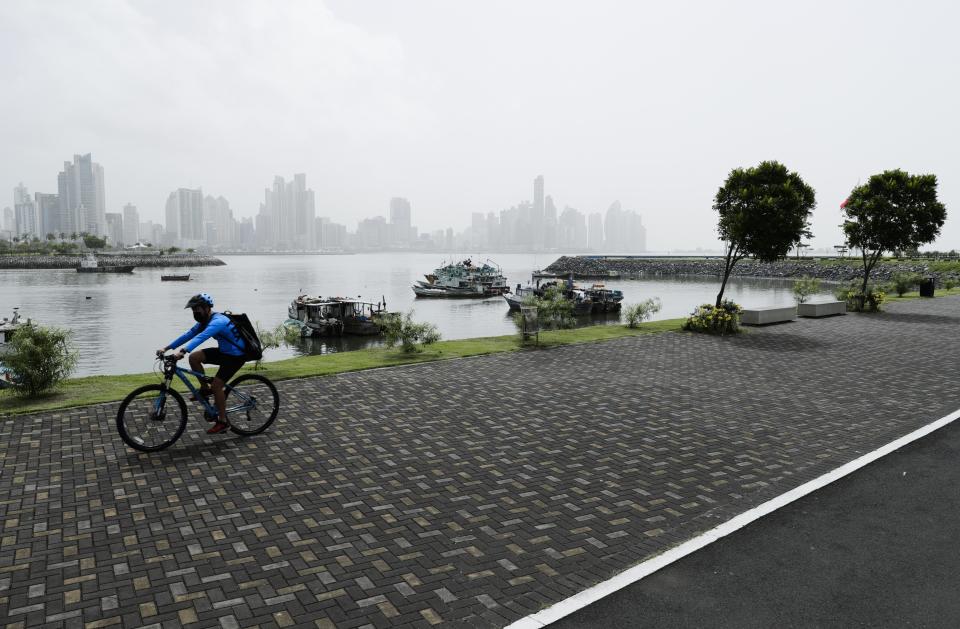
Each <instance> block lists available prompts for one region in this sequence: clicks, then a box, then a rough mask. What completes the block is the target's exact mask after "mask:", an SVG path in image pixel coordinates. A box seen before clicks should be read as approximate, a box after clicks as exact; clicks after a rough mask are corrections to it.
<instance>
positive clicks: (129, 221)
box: [122, 203, 140, 247]
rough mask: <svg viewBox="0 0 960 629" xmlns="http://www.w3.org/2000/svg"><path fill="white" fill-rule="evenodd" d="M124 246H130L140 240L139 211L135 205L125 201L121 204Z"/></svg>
mask: <svg viewBox="0 0 960 629" xmlns="http://www.w3.org/2000/svg"><path fill="white" fill-rule="evenodd" d="M122 241H123V244H124V246H127V247H130V246H132V245H135V244H137V243H138V242H140V212H138V211H137V206H136V205H133V204H132V203H127V204H126V205H124V206H123V237H122Z"/></svg>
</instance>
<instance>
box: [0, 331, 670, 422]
mask: <svg viewBox="0 0 960 629" xmlns="http://www.w3.org/2000/svg"><path fill="white" fill-rule="evenodd" d="M681 323H683V319H667V320H664V321H649V322H647V323H642V324H640V326H639V327H637V328H633V329H631V328H628V327H626V326H624V325H597V326H588V327H583V328H576V329H573V330H552V331H548V332H541V333H540V343H539V346H538V347H539V348H540V349H546V348H551V347H559V346H562V345H574V344H577V343H592V342H598V341H607V340H611V339H617V338H623V337H629V336H639V335H643V334H653V333H657V332H670V331H678V330H680V325H681ZM530 347H531V346H529V345H527V346H523V345H521V344H520V338H519V336H518V335H510V336H491V337H486V338H474V339H459V340H455V341H440V342H438V343H434V344H433V345H429V346H427V347H425V348H424V350H423V351H422V352H419V353H414V354H405V353H403V352H402V351H400V350H399V349H390V348H386V347H376V348H371V349H362V350H357V351H351V352H341V353H337V354H324V355H320V356H300V357H297V358H288V359H286V360H278V361H276V362H267V363H263V365H262V367H263V368H262V369H260V370H259V371H257V372H256V373H261V374H263V375H265V376H267V377H269V378H270V379H271V380H276V381H280V380H290V379H293V378H309V377H313V376H329V375H333V374H338V373H345V372H348V371H361V370H364V369H376V368H379V367H394V366H397V365H411V364H417V363H425V362H432V361H437V360H449V359H451V358H465V357H468V356H482V355H485V354H500V353H505V352H516V351H520V350H529V349H530ZM533 351H536V350H535V349H534V350H533ZM146 360H148V359H145V361H144V362H146ZM252 370H253V369H252V367H250V366H248V367H244V369H243V370H242V371H241V373H244V372H249V371H252ZM159 382H160V376H158V375H157V374H153V373H143V374H131V375H122V376H87V377H84V378H73V379H70V380H68V381H67V382H66V383H64V384H63V386H61V387H60V388H58V389H57V390H56V391H53V392H51V393H48V394H46V395H44V396H42V397H39V398H23V397H19V396H16V395H14V394H13V393H12V392H11V391H10V390H3V391H0V416H12V415H18V414H21V413H32V412H35V411H51V410H59V409H64V408H72V407H75V406H87V405H90V404H99V403H102V402H115V401H118V400H122V399H123V398H124V397H126V395H127V394H128V393H130V391H132V390H133V389H135V388H137V387H139V386H143V385H145V384H156V383H159ZM176 385H177V387H176V388H177V389H178V390H183V389H184V387H183V385H182V383H180V382H179V380H178V381H177V382H176Z"/></svg>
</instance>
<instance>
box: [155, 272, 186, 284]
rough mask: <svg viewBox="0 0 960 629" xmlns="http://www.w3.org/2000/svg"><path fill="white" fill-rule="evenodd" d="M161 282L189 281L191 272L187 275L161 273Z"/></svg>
mask: <svg viewBox="0 0 960 629" xmlns="http://www.w3.org/2000/svg"><path fill="white" fill-rule="evenodd" d="M160 281H161V282H189V281H190V274H189V273H188V274H187V275H161V276H160Z"/></svg>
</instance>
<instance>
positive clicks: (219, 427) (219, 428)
mask: <svg viewBox="0 0 960 629" xmlns="http://www.w3.org/2000/svg"><path fill="white" fill-rule="evenodd" d="M228 428H230V424H226V423H221V422H219V421H218V422H217V423H216V424H214V425H213V426H211V427H210V428H208V429H207V434H208V435H216V434H219V433H221V432H223V431H224V430H227V429H228Z"/></svg>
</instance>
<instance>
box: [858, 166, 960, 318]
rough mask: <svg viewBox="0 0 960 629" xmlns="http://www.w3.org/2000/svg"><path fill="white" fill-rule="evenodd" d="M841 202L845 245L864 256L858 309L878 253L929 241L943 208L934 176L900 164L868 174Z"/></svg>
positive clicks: (941, 220)
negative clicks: (876, 173)
mask: <svg viewBox="0 0 960 629" xmlns="http://www.w3.org/2000/svg"><path fill="white" fill-rule="evenodd" d="M841 207H842V208H843V213H844V215H845V217H846V218H845V220H844V221H843V233H844V235H845V236H846V239H847V246H849V247H851V248H853V247H856V248H857V249H859V250H860V256H861V258H862V260H863V283H862V285H861V292H860V297H859V298H858V300H857V303H858V305H859V308H858V309H860V310H863V305H864V296H865V295H866V294H867V285H868V283H869V281H870V272H871V271H872V270H873V268H874V267H875V266H876V264H877V262H879V261H880V258H881V256H882V255H883V252H884V251H893V250H896V249H903V250H906V251H916V249H917V248H918V247H919V246H920V245H923V244H926V243H929V242H933V240H934V239H935V238H936V237H937V236H938V235H939V234H940V228H941V227H942V226H943V223H944V221H945V220H946V219H947V208H946V207H945V206H944V205H943V203H940V202H939V201H938V200H937V177H936V175H911V174H909V173H906V172H904V171H902V170H900V169H896V170H887V171H884V172H883V173H881V174H879V175H873V176H872V177H870V179H869V180H868V181H867V183H865V184H863V185H861V186H857V187H856V188H854V189H853V191H852V192H851V193H850V196H849V197H848V198H847V200H846V201H844V202H843V204H842V206H841Z"/></svg>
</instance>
